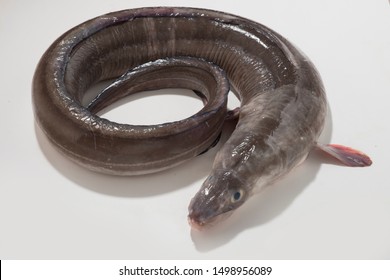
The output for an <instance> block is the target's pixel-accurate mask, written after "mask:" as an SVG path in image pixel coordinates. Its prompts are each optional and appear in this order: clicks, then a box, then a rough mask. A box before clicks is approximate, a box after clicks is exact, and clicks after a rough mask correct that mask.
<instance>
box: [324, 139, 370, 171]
mask: <svg viewBox="0 0 390 280" xmlns="http://www.w3.org/2000/svg"><path fill="white" fill-rule="evenodd" d="M317 147H318V148H319V149H320V150H322V151H323V152H325V153H327V154H328V155H330V156H332V157H334V158H336V159H337V160H339V161H340V162H342V163H343V164H345V165H346V166H351V167H364V166H370V165H371V164H372V161H371V159H370V157H369V156H367V155H366V154H364V153H362V152H360V151H358V150H355V149H352V148H350V147H346V146H342V145H338V144H328V145H323V144H317Z"/></svg>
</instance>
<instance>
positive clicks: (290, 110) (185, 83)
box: [33, 7, 327, 227]
mask: <svg viewBox="0 0 390 280" xmlns="http://www.w3.org/2000/svg"><path fill="white" fill-rule="evenodd" d="M169 57H173V59H167V58H169ZM139 65H141V66H139ZM215 65H217V66H218V67H217V66H215ZM219 68H221V69H222V70H223V72H221V70H220V69H219ZM129 69H133V70H131V71H130V72H127V71H128V70H129ZM126 72H127V74H125V75H124V76H122V77H121V78H119V80H117V81H116V82H114V83H113V84H112V85H111V86H110V87H109V88H108V89H106V90H105V91H103V92H102V93H101V94H100V95H99V96H97V97H96V98H95V100H94V101H92V102H91V103H90V104H87V105H85V104H83V98H84V94H85V92H86V90H87V89H88V88H89V87H90V86H91V85H93V84H95V83H97V82H99V81H102V80H107V79H112V78H117V77H118V76H120V75H123V74H124V73H126ZM225 75H226V77H227V79H228V81H229V83H227V82H226V79H225ZM229 84H230V88H231V90H232V91H233V92H234V93H235V94H236V95H237V97H238V98H239V99H240V101H241V108H240V113H239V121H238V124H237V126H236V129H235V130H234V132H233V134H232V135H231V137H230V138H229V140H228V141H227V142H226V143H225V144H224V145H223V147H222V148H221V150H220V151H219V152H218V154H217V156H216V159H215V162H214V165H213V168H212V170H211V173H210V175H209V177H208V178H207V179H206V181H205V183H204V184H203V186H202V188H201V190H200V191H199V192H198V193H197V194H196V195H195V197H194V198H193V199H192V201H191V203H190V207H189V221H190V223H191V224H192V225H193V226H195V227H201V226H203V225H206V224H210V223H213V222H215V221H216V220H217V219H218V218H219V217H222V216H225V215H224V214H226V213H231V212H232V210H234V209H236V208H237V207H239V206H240V205H242V204H243V203H244V202H245V201H246V200H247V199H248V198H249V197H250V196H251V195H252V194H253V193H254V190H255V189H257V188H259V187H262V186H264V185H267V184H269V183H270V182H272V181H274V180H275V179H277V178H278V177H279V176H281V175H283V174H286V173H287V172H288V171H290V170H291V169H292V168H293V167H294V166H296V165H297V164H299V163H300V162H301V161H302V160H303V159H304V158H305V157H306V156H307V154H308V153H309V151H310V150H311V149H312V147H313V146H315V145H316V140H317V138H318V136H319V134H320V133H321V130H322V127H323V124H324V119H325V114H326V106H327V105H326V98H325V92H324V88H323V85H322V83H321V80H320V77H319V75H318V73H317V71H316V70H315V68H314V67H313V65H312V64H311V62H310V61H309V60H308V59H307V57H306V56H304V55H303V54H302V53H301V52H300V51H298V50H297V49H296V48H295V47H294V46H293V45H292V44H291V43H289V42H288V41H287V40H286V39H284V38H283V37H282V36H280V35H279V34H277V33H276V32H274V31H272V30H270V29H269V28H267V27H265V26H263V25H261V24H259V23H256V22H253V21H251V20H248V19H245V18H242V17H238V16H235V15H231V14H226V13H223V12H218V11H212V10H204V9H195V8H173V7H158V8H140V9H132V10H124V11H119V12H114V13H110V14H107V15H103V16H100V17H97V18H95V19H92V20H89V21H87V22H85V23H83V24H81V25H79V26H76V27H75V28H73V29H71V30H70V31H68V32H66V33H65V34H64V35H62V36H61V37H60V38H58V39H57V40H56V41H55V42H54V43H53V44H52V45H51V46H50V48H49V49H48V50H47V51H46V53H45V54H44V55H43V57H42V59H41V60H40V62H39V64H38V66H37V69H36V72H35V75H34V78H33V105H34V111H35V116H36V120H37V122H38V124H39V125H40V127H41V128H42V130H43V131H44V132H45V134H46V135H47V137H48V138H49V139H50V140H51V142H53V143H54V145H55V146H56V147H57V148H58V149H59V150H60V151H61V152H63V153H64V154H66V155H67V156H68V157H70V158H71V159H72V160H74V161H76V162H77V163H79V164H81V165H83V166H85V167H87V168H89V169H92V170H95V171H98V172H103V173H109V174H117V175H133V174H144V173H149V172H155V171H159V170H162V169H164V168H168V167H171V166H174V165H175V164H178V163H180V162H182V161H184V160H187V159H189V158H191V157H194V156H196V155H198V154H200V153H201V152H203V151H204V150H206V149H207V148H208V147H209V146H210V145H211V144H212V143H213V142H214V141H215V140H216V139H217V137H218V135H219V134H220V131H221V129H222V124H223V122H224V120H225V117H226V113H227V109H226V93H227V92H228V90H229ZM171 87H181V88H188V89H193V90H196V91H197V92H200V94H201V95H202V97H203V99H204V100H205V107H204V108H203V109H202V110H201V111H200V112H198V113H197V114H195V115H194V116H192V117H190V118H188V119H185V120H181V121H178V122H173V123H166V124H159V125H153V126H134V125H129V124H118V123H114V122H111V121H109V120H107V119H104V118H101V117H99V116H97V115H96V112H98V111H99V110H101V109H102V108H104V107H105V106H107V105H108V104H111V103H112V102H113V101H115V100H118V99H119V98H121V97H123V96H125V95H128V94H132V93H134V92H137V91H142V90H149V89H158V88H171Z"/></svg>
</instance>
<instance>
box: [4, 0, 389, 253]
mask: <svg viewBox="0 0 390 280" xmlns="http://www.w3.org/2000/svg"><path fill="white" fill-rule="evenodd" d="M144 5H145V2H144V1H131V2H129V1H117V2H115V3H113V2H109V1H92V0H91V1H90V0H87V1H82V2H81V1H74V0H69V1H67V3H66V5H64V3H63V2H62V1H61V2H59V1H49V2H47V1H43V0H38V1H34V2H33V1H31V2H25V3H23V5H21V3H18V1H10V0H5V1H1V4H0V36H1V38H5V39H4V42H2V45H1V52H0V59H1V61H2V66H0V79H1V81H0V84H1V85H2V102H3V103H2V104H3V106H2V110H1V111H0V114H1V119H2V120H3V122H2V129H1V131H2V132H1V137H0V141H1V142H0V143H1V147H3V150H2V155H1V180H2V183H1V185H0V213H1V214H0V219H1V226H0V258H8V259H11V258H24V259H29V258H49V259H50V258H63V259H65V258H67V259H69V258H70V259H72V258H77V259H80V258H92V259H96V258H99V259H103V258H104V259H110V258H115V259H122V258H123V259H125V258H126V259H152V258H154V259H159V258H162V259H165V258H166V259H168V258H169V259H209V258H210V259H237V258H257V259H343V258H352V259H356V258H357V259H372V258H374V259H378V258H379V259H384V258H387V259H389V258H390V241H389V238H388V237H389V236H390V219H389V213H390V188H389V187H388V183H387V181H388V180H387V176H386V175H387V166H388V155H389V154H390V148H389V144H388V143H389V142H390V135H389V130H388V122H387V121H386V120H387V119H388V117H387V112H388V108H387V107H388V104H389V97H388V96H389V95H388V94H387V92H388V89H389V88H390V81H389V79H388V77H390V68H389V65H390V63H388V62H389V51H388V49H389V47H390V37H389V36H387V34H390V30H389V28H390V17H389V16H388V13H389V5H388V3H387V2H385V1H355V2H354V5H353V7H350V3H348V1H345V2H343V1H338V2H337V9H335V5H336V4H335V2H334V1H326V2H324V1H320V0H301V1H294V4H292V1H288V0H280V1H272V2H271V1H268V2H265V1H259V2H256V4H255V2H253V1H249V0H248V1H246V0H243V1H240V4H239V5H238V4H237V1H224V4H223V5H221V3H220V2H218V1H214V2H213V1H211V2H210V1H203V0H201V1H199V0H197V1H195V0H194V1H184V0H180V1H179V0H177V1H164V0H160V1H157V0H156V1H148V5H150V6H152V5H180V6H198V7H205V8H212V9H218V10H224V11H227V12H231V13H234V14H239V15H242V16H244V17H249V18H251V19H254V20H256V21H259V22H262V23H264V24H266V25H267V26H269V27H271V28H273V29H275V30H276V31H278V32H279V33H281V34H283V35H284V36H286V37H287V38H288V39H290V40H291V41H293V42H294V43H295V44H296V45H297V46H298V47H299V48H300V49H302V50H303V51H304V52H305V53H306V54H307V55H308V56H309V57H310V58H311V59H312V60H313V62H314V63H315V65H316V66H317V68H318V69H319V71H320V73H321V75H322V78H323V80H324V84H325V87H326V90H327V93H328V99H329V103H330V106H331V111H332V125H331V127H328V129H327V130H326V133H325V134H324V136H323V140H324V141H325V140H326V138H329V137H330V134H331V135H332V137H331V138H332V142H335V143H340V144H345V145H348V146H352V147H354V148H358V149H361V150H363V151H364V152H366V153H367V154H369V155H370V156H371V157H372V159H373V161H374V164H373V165H372V166H371V167H370V168H365V169H353V168H344V167H340V166H338V165H333V164H330V162H326V161H325V163H323V161H324V160H323V158H320V157H319V156H318V155H317V154H312V155H310V157H309V159H308V160H307V161H306V162H305V163H303V164H302V166H300V167H299V168H297V169H296V170H295V171H294V172H293V173H291V174H289V175H288V176H286V177H285V178H283V179H282V180H281V181H279V182H277V183H276V184H275V185H273V186H270V187H269V188H268V189H267V190H265V191H264V192H263V193H262V194H260V195H258V196H256V197H254V198H252V199H251V200H250V201H249V202H248V203H247V205H245V206H244V207H242V208H240V209H239V210H238V211H237V212H236V213H234V214H233V215H232V216H231V217H230V218H229V219H228V220H226V223H223V224H221V225H219V226H217V227H215V228H213V229H211V230H209V231H202V232H193V231H191V230H190V227H189V225H188V223H187V218H186V217H187V207H188V204H189V201H190V199H191V198H192V196H193V195H194V194H195V192H196V191H197V190H198V189H199V187H200V185H201V183H202V181H203V180H204V178H205V177H206V176H207V174H208V172H209V170H210V168H211V165H212V162H213V157H214V155H215V152H216V148H214V149H212V150H211V151H209V152H207V153H206V154H204V155H202V156H200V157H197V158H195V159H194V160H191V161H189V162H187V163H185V164H183V165H181V166H179V167H177V168H174V169H171V170H168V171H166V172H162V173H158V174H153V175H148V176H138V177H131V178H130V177H113V176H105V175H100V174H95V173H92V172H90V171H87V170H84V169H82V168H80V167H78V166H77V165H75V164H73V163H72V162H70V161H69V160H67V159H66V158H64V157H62V156H61V155H60V154H59V153H58V152H57V151H55V150H53V147H52V146H51V145H50V144H49V143H48V140H47V139H46V138H45V137H44V135H43V134H42V132H41V131H40V129H39V128H37V127H36V126H35V125H34V121H33V113H32V106H31V100H30V92H31V79H32V74H33V72H34V69H35V66H36V64H37V62H38V60H39V58H40V56H41V55H42V53H43V51H44V50H45V49H46V48H47V47H48V46H49V44H50V43H51V42H52V41H54V40H55V39H56V38H57V37H58V36H59V35H60V34H61V33H62V32H64V31H66V30H67V29H69V28H71V27H72V26H74V25H76V24H78V23H80V22H82V21H84V20H86V19H89V18H92V17H94V16H97V15H100V14H103V13H105V12H108V11H113V10H120V9H123V8H132V7H140V6H144ZM58 7H61V10H60V12H59V8H58ZM75 7H77V8H75ZM351 8H353V11H354V12H353V13H351V12H350V11H351ZM330 18H331V19H332V20H329V19H330ZM22 19H23V20H22ZM363 19H364V20H363ZM385 93H386V94H385ZM168 104H171V105H172V104H174V102H168ZM191 104H192V103H191ZM171 105H169V106H171ZM158 107H159V104H156V107H155V109H156V110H157V109H158ZM169 109H171V110H172V112H174V111H175V112H177V111H176V109H175V108H173V107H168V105H167V110H169ZM194 110H195V111H196V110H197V109H194ZM125 111H126V110H125ZM179 113H181V112H179ZM120 114H126V112H122V113H120ZM180 118H181V117H180ZM59 125H60V124H59ZM226 135H228V133H226Z"/></svg>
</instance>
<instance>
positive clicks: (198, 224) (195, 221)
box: [187, 211, 233, 231]
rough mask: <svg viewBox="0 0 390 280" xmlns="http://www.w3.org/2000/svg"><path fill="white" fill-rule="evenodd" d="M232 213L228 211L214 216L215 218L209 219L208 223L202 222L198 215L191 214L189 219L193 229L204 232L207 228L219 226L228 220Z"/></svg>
mask: <svg viewBox="0 0 390 280" xmlns="http://www.w3.org/2000/svg"><path fill="white" fill-rule="evenodd" d="M232 213H233V211H228V212H225V213H222V214H219V215H217V216H214V217H212V218H210V219H208V220H207V221H202V220H201V219H199V218H198V217H197V216H196V215H192V214H189V215H188V217H187V218H188V223H189V224H190V226H191V228H192V229H195V230H197V231H202V230H205V229H207V228H211V227H213V226H215V225H216V224H219V223H220V222H221V221H223V220H225V219H226V218H228V217H229V216H230V215H231V214H232Z"/></svg>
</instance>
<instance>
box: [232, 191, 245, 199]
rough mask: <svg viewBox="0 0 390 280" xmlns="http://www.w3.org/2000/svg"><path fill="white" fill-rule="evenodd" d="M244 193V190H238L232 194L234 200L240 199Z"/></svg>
mask: <svg viewBox="0 0 390 280" xmlns="http://www.w3.org/2000/svg"><path fill="white" fill-rule="evenodd" d="M242 194H243V191H242V190H238V191H236V192H235V193H233V195H232V202H237V201H239V200H240V199H241V198H242Z"/></svg>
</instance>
